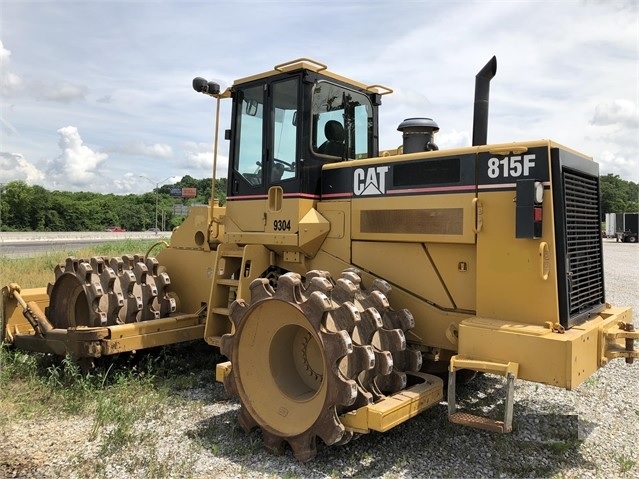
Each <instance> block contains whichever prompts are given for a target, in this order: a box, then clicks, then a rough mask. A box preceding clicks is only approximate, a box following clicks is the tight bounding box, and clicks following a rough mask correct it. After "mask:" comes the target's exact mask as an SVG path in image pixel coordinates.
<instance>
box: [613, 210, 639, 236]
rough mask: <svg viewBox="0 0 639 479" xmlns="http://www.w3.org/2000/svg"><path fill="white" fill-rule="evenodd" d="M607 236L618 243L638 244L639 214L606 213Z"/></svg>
mask: <svg viewBox="0 0 639 479" xmlns="http://www.w3.org/2000/svg"><path fill="white" fill-rule="evenodd" d="M606 236H607V237H608V238H616V240H617V242H622V243H637V240H638V239H639V213H606Z"/></svg>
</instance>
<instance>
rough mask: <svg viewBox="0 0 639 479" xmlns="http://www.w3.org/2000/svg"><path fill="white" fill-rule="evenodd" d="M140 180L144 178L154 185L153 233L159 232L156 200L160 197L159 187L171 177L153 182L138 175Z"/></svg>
mask: <svg viewBox="0 0 639 479" xmlns="http://www.w3.org/2000/svg"><path fill="white" fill-rule="evenodd" d="M139 176H140V178H144V179H145V180H147V181H149V182H150V183H151V184H152V185H155V231H159V229H158V199H159V196H160V185H161V184H162V183H164V182H165V181H166V180H169V179H171V176H167V177H166V178H164V179H163V180H162V181H153V180H152V179H151V178H148V177H146V176H144V175H139Z"/></svg>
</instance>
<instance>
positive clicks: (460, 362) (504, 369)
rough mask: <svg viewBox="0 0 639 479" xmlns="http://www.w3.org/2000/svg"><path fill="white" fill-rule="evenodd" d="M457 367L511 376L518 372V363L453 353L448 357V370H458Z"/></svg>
mask: <svg viewBox="0 0 639 479" xmlns="http://www.w3.org/2000/svg"><path fill="white" fill-rule="evenodd" d="M459 369H470V370H472V371H479V372H483V373H491V374H498V375H500V376H506V375H508V374H509V373H510V374H512V375H513V377H515V378H516V377H517V374H518V372H519V364H517V363H513V362H507V363H501V362H495V361H484V360H477V359H469V358H465V357H463V356H461V355H455V356H453V357H452V358H450V362H449V370H450V371H458V370H459Z"/></svg>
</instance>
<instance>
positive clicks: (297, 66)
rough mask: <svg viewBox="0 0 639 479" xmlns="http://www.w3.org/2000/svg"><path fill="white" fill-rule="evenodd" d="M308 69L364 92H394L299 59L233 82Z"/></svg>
mask: <svg viewBox="0 0 639 479" xmlns="http://www.w3.org/2000/svg"><path fill="white" fill-rule="evenodd" d="M303 68H304V69H307V70H311V71H316V72H322V75H324V76H327V77H329V78H333V79H335V80H339V81H341V82H345V83H348V84H350V85H353V86H354V87H356V88H362V89H364V90H370V91H380V90H381V94H387V93H390V92H392V91H393V90H391V89H390V88H388V87H385V86H383V85H365V84H364V83H360V82H358V81H355V80H351V79H349V78H346V77H344V76H342V75H338V74H336V73H333V72H331V71H329V70H328V69H327V68H328V67H327V66H326V65H324V64H323V63H320V62H318V61H315V60H311V59H309V58H298V59H297V60H292V61H290V62H286V63H281V64H279V65H275V67H274V68H273V70H270V71H267V72H264V73H258V74H256V75H251V76H248V77H244V78H239V79H237V80H235V81H234V82H233V84H234V85H240V84H242V83H248V82H252V81H255V80H260V79H264V78H268V77H270V76H273V75H279V74H281V73H282V72H292V71H297V70H301V69H303Z"/></svg>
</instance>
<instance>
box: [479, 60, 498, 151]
mask: <svg viewBox="0 0 639 479" xmlns="http://www.w3.org/2000/svg"><path fill="white" fill-rule="evenodd" d="M495 73H497V57H495V56H493V57H492V58H491V59H490V60H489V61H488V63H486V65H484V68H482V69H481V70H479V73H477V75H476V76H475V110H474V113H473V146H479V145H485V144H486V141H487V138H488V93H489V92H490V80H492V79H493V77H494V76H495Z"/></svg>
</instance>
